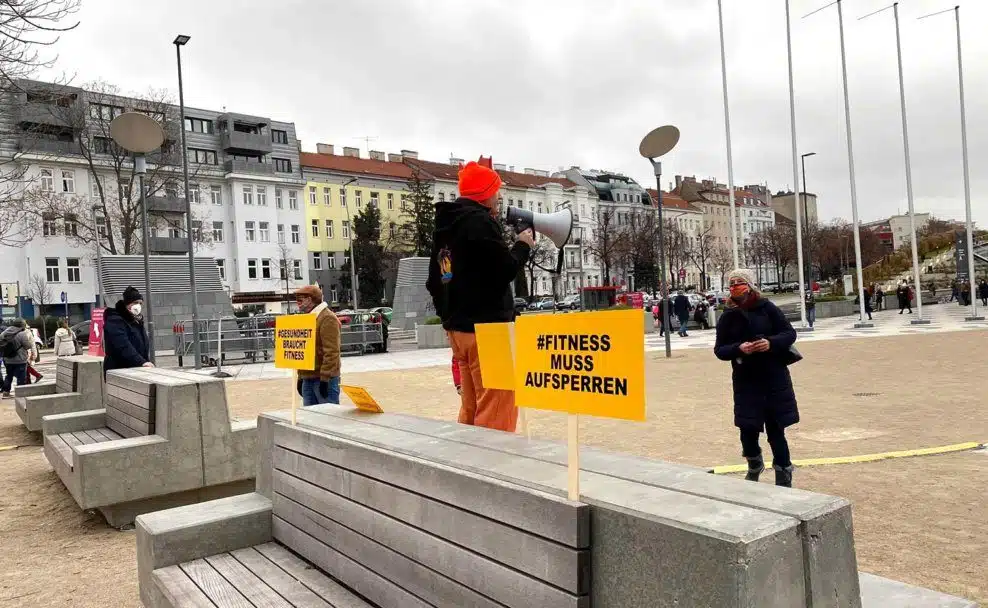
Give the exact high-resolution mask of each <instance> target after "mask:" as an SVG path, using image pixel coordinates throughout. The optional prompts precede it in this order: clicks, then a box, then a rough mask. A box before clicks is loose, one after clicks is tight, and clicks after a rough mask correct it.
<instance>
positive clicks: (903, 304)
mask: <svg viewBox="0 0 988 608" xmlns="http://www.w3.org/2000/svg"><path fill="white" fill-rule="evenodd" d="M895 297H896V298H898V300H899V314H900V315H901V314H902V311H903V310H906V309H907V308H908V309H909V314H913V305H912V301H913V294H912V289H910V288H909V285H908V284H907V283H906V282H905V281H902V282H901V283H899V287H898V288H897V289H896V290H895Z"/></svg>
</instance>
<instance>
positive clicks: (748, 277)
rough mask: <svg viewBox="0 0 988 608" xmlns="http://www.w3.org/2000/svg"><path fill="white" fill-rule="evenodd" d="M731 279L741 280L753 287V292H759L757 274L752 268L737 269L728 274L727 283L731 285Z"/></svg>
mask: <svg viewBox="0 0 988 608" xmlns="http://www.w3.org/2000/svg"><path fill="white" fill-rule="evenodd" d="M731 279H741V280H743V281H744V282H745V283H747V284H748V285H749V286H750V287H751V289H752V291H756V292H757V291H759V289H758V282H757V281H756V279H755V273H754V271H752V270H751V269H750V268H735V269H734V270H732V271H730V272H729V273H727V282H728V283H730V282H731Z"/></svg>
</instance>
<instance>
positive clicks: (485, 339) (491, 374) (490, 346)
mask: <svg viewBox="0 0 988 608" xmlns="http://www.w3.org/2000/svg"><path fill="white" fill-rule="evenodd" d="M514 325H515V324H514V323H478V324H476V325H474V326H473V329H474V333H475V334H476V336H477V354H478V355H479V356H480V377H481V380H482V381H483V383H484V388H496V389H503V390H506V391H513V390H515V365H514V346H513V344H512V341H513V340H514V331H515V328H514Z"/></svg>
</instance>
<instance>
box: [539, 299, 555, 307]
mask: <svg viewBox="0 0 988 608" xmlns="http://www.w3.org/2000/svg"><path fill="white" fill-rule="evenodd" d="M555 307H556V299H555V298H550V297H545V298H542V299H541V300H539V308H538V309H539V310H552V309H554V308H555Z"/></svg>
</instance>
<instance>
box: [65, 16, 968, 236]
mask: <svg viewBox="0 0 988 608" xmlns="http://www.w3.org/2000/svg"><path fill="white" fill-rule="evenodd" d="M82 1H83V8H82V10H81V11H80V13H79V14H78V17H79V18H80V20H81V25H80V26H79V28H78V29H77V30H75V31H72V32H70V33H68V34H66V35H65V36H64V37H63V39H62V41H61V42H60V43H59V44H58V46H57V47H56V50H57V51H58V53H59V61H58V64H57V70H56V72H57V73H64V74H67V75H69V76H71V77H72V78H73V80H74V81H75V82H78V83H82V82H86V81H90V80H93V79H97V78H100V79H104V80H107V81H109V82H112V83H115V84H117V85H118V86H120V87H121V89H123V90H124V91H126V92H140V91H145V90H147V89H148V88H149V87H156V88H162V87H165V88H169V89H171V90H172V91H177V84H176V83H177V77H176V72H175V66H174V60H175V53H174V47H173V46H172V45H171V41H172V40H173V39H174V36H175V34H178V33H183V34H188V35H190V36H191V37H192V40H191V42H190V43H189V44H188V46H186V47H185V49H184V51H183V58H184V71H185V73H184V76H185V91H186V103H187V105H189V106H194V107H204V108H211V109H220V108H223V107H226V108H227V109H229V110H231V111H237V112H243V113H251V114H260V115H264V116H271V117H272V118H275V119H279V120H290V121H293V122H294V123H295V125H296V128H297V130H298V134H299V137H300V138H301V139H302V141H303V145H304V148H305V149H307V150H314V149H315V144H316V142H325V143H332V144H335V145H336V146H337V150H339V148H340V147H342V146H344V145H347V146H360V147H361V148H362V151H363V152H362V153H363V154H364V155H365V156H366V150H367V146H366V143H365V142H364V141H363V140H361V139H358V138H361V137H363V136H372V137H376V138H377V139H376V140H374V141H372V142H371V145H370V147H371V149H377V150H383V151H388V152H397V151H398V150H399V149H401V148H408V149H414V150H418V151H419V153H420V155H421V157H422V158H427V159H430V160H437V161H445V160H447V159H448V158H449V157H450V155H451V154H452V155H454V156H457V157H461V158H467V159H469V158H475V157H477V156H478V155H480V154H485V155H491V154H492V155H493V157H494V160H495V162H503V163H505V164H508V165H514V166H515V168H516V169H517V170H522V169H523V168H524V167H535V168H540V169H547V170H556V169H558V168H559V167H561V166H565V167H569V166H571V165H580V166H582V167H584V168H601V169H610V170H616V171H621V172H624V173H627V174H630V175H632V176H633V177H635V178H636V179H637V180H638V181H639V182H641V183H642V184H647V185H650V186H654V178H653V177H652V175H651V168H650V167H649V165H648V164H647V161H645V160H643V159H641V158H640V157H639V156H638V143H639V141H640V140H641V137H642V136H643V135H644V134H645V133H647V132H648V131H649V130H650V129H651V128H653V127H655V126H658V125H662V124H674V125H677V126H678V127H679V128H680V130H681V131H682V139H681V140H680V143H679V146H678V147H677V148H676V149H675V150H673V151H672V152H671V153H670V154H669V155H668V156H667V157H666V158H665V160H664V162H663V165H664V172H665V173H666V177H664V178H663V187H666V186H667V184H668V183H669V182H670V181H671V180H672V179H673V175H675V174H684V175H696V176H697V178H702V177H716V178H718V179H719V180H720V181H721V182H723V183H726V182H727V155H726V146H725V130H724V114H723V102H722V96H721V95H722V93H721V72H720V61H719V59H720V58H719V45H718V33H717V3H716V1H715V0H637V1H635V0H608V1H604V0H599V1H598V0H579V1H576V2H574V1H573V0H559V1H557V0H539V1H538V2H532V1H522V0H500V1H499V0H485V1H484V2H466V1H464V0H345V1H344V0H332V1H329V0H308V1H302V0H281V1H280V2H277V3H272V2H259V1H254V0H208V1H207V0H198V1H196V2H192V1H189V0H169V1H168V2H156V3H151V2H120V1H118V0H82ZM827 2H828V0H792V13H793V46H794V48H793V52H794V66H795V72H796V83H795V84H796V121H797V124H796V128H797V133H798V136H799V151H800V153H804V152H816V153H817V156H815V157H812V158H809V159H807V167H806V168H807V180H808V186H809V190H810V191H811V192H817V193H819V196H820V213H821V216H822V217H824V218H830V217H835V216H839V217H844V218H847V219H850V217H851V204H850V182H849V177H848V162H847V144H846V138H845V131H844V128H845V127H844V109H843V97H842V93H841V74H840V53H839V44H838V29H837V10H836V8H837V7H836V6H833V7H830V8H828V9H825V10H823V11H821V12H820V13H817V14H816V15H813V16H811V17H809V18H807V19H801V17H802V16H803V15H804V14H806V13H808V12H810V11H812V10H813V9H816V8H818V7H820V6H823V5H825V4H827ZM888 3H889V0H844V2H843V6H844V18H845V19H844V21H845V34H846V38H847V53H848V71H849V79H850V86H849V88H850V97H851V120H852V125H853V128H854V131H853V143H854V160H855V171H856V177H857V193H858V207H859V211H860V218H861V220H862V221H867V220H872V219H877V218H879V217H883V216H888V215H890V214H894V213H896V212H903V213H904V212H905V211H906V210H907V199H906V183H905V162H904V156H903V141H902V128H901V118H900V116H901V115H900V112H899V95H898V85H897V77H896V61H895V35H894V26H893V18H892V11H891V10H889V11H886V12H884V13H882V14H880V15H876V16H875V17H872V18H870V19H867V20H865V21H860V22H859V21H858V20H857V19H858V17H860V16H862V15H864V14H866V13H868V12H870V11H872V10H876V9H879V8H882V7H883V6H886V5H887V4H888ZM953 4H954V2H953V0H902V2H901V5H900V7H899V8H900V13H901V15H900V17H901V29H902V38H903V56H904V64H905V80H906V101H907V105H908V116H909V129H910V144H911V148H912V150H911V151H912V174H913V185H914V192H915V201H916V209H917V211H918V212H924V211H929V212H932V213H934V214H935V215H937V216H940V217H944V218H955V219H960V220H963V219H964V195H963V181H962V163H961V145H960V112H959V104H958V87H957V84H958V83H957V54H956V44H955V42H956V41H955V30H954V20H953V14H952V13H947V14H944V15H940V16H937V17H932V18H930V19H925V20H922V21H917V19H916V17H918V16H921V15H924V14H927V13H930V12H934V11H937V10H940V9H946V8H950V7H951V6H953ZM724 5H725V7H724V13H725V15H724V19H725V24H726V28H727V29H726V38H727V62H728V87H729V92H730V110H731V127H732V141H733V149H734V176H735V182H736V183H737V184H739V185H740V184H746V183H767V184H768V185H769V186H770V187H771V188H772V189H773V191H776V190H779V189H784V188H791V187H792V186H793V174H792V156H791V147H790V139H789V105H788V104H789V101H788V88H787V86H788V85H787V76H786V47H785V13H784V1H783V0H725V1H724ZM961 5H962V8H961V11H962V20H963V23H962V27H963V31H962V34H963V36H964V45H965V46H964V62H965V63H964V67H965V89H966V90H965V93H966V97H967V99H966V101H967V113H968V140H969V148H970V167H971V174H972V175H971V190H972V205H973V211H974V218H975V221H977V222H978V223H979V224H980V225H981V226H982V227H984V226H986V225H988V170H986V167H988V120H985V119H984V114H985V110H986V108H988V37H985V36H984V35H983V34H981V32H984V31H985V26H986V24H988V2H986V1H984V0H961ZM52 75H53V74H52V73H48V74H46V76H52ZM176 98H177V95H176Z"/></svg>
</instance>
